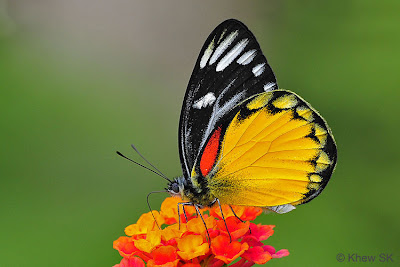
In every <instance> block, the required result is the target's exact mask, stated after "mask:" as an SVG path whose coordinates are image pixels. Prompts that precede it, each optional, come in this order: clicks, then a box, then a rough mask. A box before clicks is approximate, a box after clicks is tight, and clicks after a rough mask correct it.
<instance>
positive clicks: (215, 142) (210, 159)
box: [200, 127, 221, 176]
mask: <svg viewBox="0 0 400 267" xmlns="http://www.w3.org/2000/svg"><path fill="white" fill-rule="evenodd" d="M220 136H221V127H220V128H218V129H217V130H215V132H214V133H213V135H212V136H211V138H210V140H208V144H207V146H206V148H205V149H204V152H203V155H202V156H201V161H200V171H201V174H202V175H203V176H206V175H207V174H208V173H209V172H210V171H211V168H212V166H213V165H214V162H215V159H216V158H217V154H218V147H219V138H220Z"/></svg>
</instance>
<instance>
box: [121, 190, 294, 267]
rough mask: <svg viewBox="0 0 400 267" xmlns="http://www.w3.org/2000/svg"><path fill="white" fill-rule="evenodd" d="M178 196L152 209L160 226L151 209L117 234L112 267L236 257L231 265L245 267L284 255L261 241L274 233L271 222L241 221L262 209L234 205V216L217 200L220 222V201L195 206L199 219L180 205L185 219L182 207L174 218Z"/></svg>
mask: <svg viewBox="0 0 400 267" xmlns="http://www.w3.org/2000/svg"><path fill="white" fill-rule="evenodd" d="M179 202H182V200H180V199H179V198H167V199H166V200H165V201H164V202H163V204H162V205H161V212H160V213H159V212H157V211H153V215H154V217H155V218H156V220H157V223H158V225H159V226H162V228H163V229H162V230H160V229H159V228H158V227H157V224H156V222H155V221H154V218H153V215H152V214H151V213H150V212H148V213H145V214H143V215H142V216H140V218H139V220H138V221H137V223H135V224H132V225H129V226H128V227H126V228H125V233H126V235H127V236H121V237H120V238H118V239H117V240H115V241H114V243H113V247H114V248H115V249H116V250H118V252H119V254H120V255H121V256H122V257H123V259H122V260H121V262H120V263H119V264H117V265H115V266H114V267H133V266H139V267H142V266H145V263H144V262H146V263H147V266H157V267H201V266H210V267H222V266H223V265H226V264H230V263H232V262H233V261H235V260H236V259H239V261H237V262H236V263H234V264H232V265H231V266H234V267H250V266H252V265H254V264H264V263H266V262H267V261H269V260H271V259H272V258H281V257H284V256H287V255H289V252H288V251H287V250H286V249H282V250H279V251H278V252H276V251H275V248H273V247H271V246H268V245H264V244H263V243H262V242H261V241H262V240H266V239H268V238H269V237H270V236H271V235H273V233H274V230H273V228H274V227H275V226H274V225H261V224H258V225H256V224H254V223H251V222H249V221H246V222H242V221H241V220H252V219H255V218H256V217H257V216H258V215H260V214H261V211H262V210H261V209H260V208H255V207H241V206H233V210H234V212H235V214H236V215H237V216H238V217H240V218H241V220H239V219H238V218H236V216H235V215H234V214H233V212H232V210H231V209H230V207H229V206H225V205H222V210H223V214H224V217H225V222H224V221H223V220H222V216H221V211H220V208H219V206H216V207H213V208H210V209H203V210H201V211H200V212H201V216H202V218H203V220H204V222H203V220H202V218H201V217H200V216H198V215H197V214H196V210H195V209H194V207H191V206H185V213H186V217H187V220H188V221H187V222H186V218H185V215H184V213H183V210H181V211H180V217H181V218H180V221H181V223H180V224H179V223H178V221H179V217H178V210H177V204H178V203H179ZM180 207H181V209H182V206H180ZM207 213H208V214H207ZM225 223H226V225H227V226H228V229H229V233H228V231H227V229H226V226H225ZM204 224H205V225H206V226H205V225H204ZM206 230H207V231H208V232H207V231H206ZM249 230H250V231H249ZM229 234H230V236H231V238H232V241H231V240H230V238H229Z"/></svg>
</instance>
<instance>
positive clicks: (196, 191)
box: [166, 177, 216, 207]
mask: <svg viewBox="0 0 400 267" xmlns="http://www.w3.org/2000/svg"><path fill="white" fill-rule="evenodd" d="M166 190H167V191H168V193H169V194H170V195H171V196H176V197H180V198H182V200H184V201H188V202H190V203H192V204H195V205H198V206H201V207H203V206H208V207H211V206H212V205H214V203H215V202H216V198H215V197H214V196H213V195H211V194H210V192H209V190H208V189H207V188H206V187H204V188H199V187H195V186H193V184H192V183H191V182H190V181H188V179H186V178H185V177H177V178H175V179H174V180H173V181H172V182H171V183H169V184H168V187H167V189H166Z"/></svg>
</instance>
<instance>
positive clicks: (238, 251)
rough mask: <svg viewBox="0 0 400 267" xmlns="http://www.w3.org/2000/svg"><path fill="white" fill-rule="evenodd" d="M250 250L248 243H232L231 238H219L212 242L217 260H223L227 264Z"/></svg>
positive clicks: (212, 249) (221, 236) (212, 248)
mask: <svg viewBox="0 0 400 267" xmlns="http://www.w3.org/2000/svg"><path fill="white" fill-rule="evenodd" d="M248 248H249V245H248V244H247V243H243V244H242V243H240V242H237V241H232V242H230V240H229V237H227V236H223V235H220V236H217V237H216V238H214V239H213V240H212V241H211V251H212V252H213V254H214V255H215V258H217V259H220V260H222V261H223V262H225V263H226V264H229V263H231V262H232V261H234V260H235V259H237V258H238V257H239V256H240V255H242V254H243V253H244V252H245V251H246V250H247V249H248Z"/></svg>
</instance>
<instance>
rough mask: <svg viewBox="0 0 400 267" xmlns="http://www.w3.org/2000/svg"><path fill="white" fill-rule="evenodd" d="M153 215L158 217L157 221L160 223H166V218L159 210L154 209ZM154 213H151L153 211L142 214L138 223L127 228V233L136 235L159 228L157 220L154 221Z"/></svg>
mask: <svg viewBox="0 0 400 267" xmlns="http://www.w3.org/2000/svg"><path fill="white" fill-rule="evenodd" d="M153 215H154V217H155V218H156V220H157V223H158V224H159V225H161V224H163V223H164V218H163V217H162V216H160V214H159V213H158V211H156V210H154V211H153ZM153 215H151V212H148V213H145V214H143V215H142V216H140V218H139V220H138V221H137V223H135V224H131V225H129V226H127V227H126V228H125V234H126V235H127V236H134V235H140V234H146V233H148V232H149V231H152V230H155V229H158V228H157V224H156V221H154V218H153Z"/></svg>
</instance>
